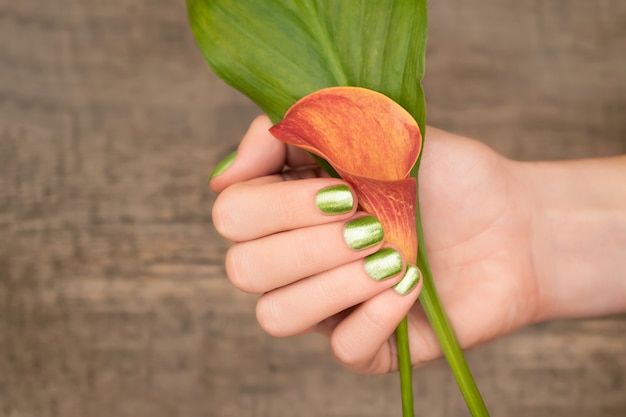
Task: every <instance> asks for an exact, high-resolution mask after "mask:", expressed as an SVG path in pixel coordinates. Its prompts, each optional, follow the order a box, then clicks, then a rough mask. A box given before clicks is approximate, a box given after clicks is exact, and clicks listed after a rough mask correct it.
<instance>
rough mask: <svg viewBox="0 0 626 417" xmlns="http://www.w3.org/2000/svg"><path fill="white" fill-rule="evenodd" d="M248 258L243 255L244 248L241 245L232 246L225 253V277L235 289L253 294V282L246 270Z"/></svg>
mask: <svg viewBox="0 0 626 417" xmlns="http://www.w3.org/2000/svg"><path fill="white" fill-rule="evenodd" d="M247 258H248V257H247V256H246V255H245V248H244V247H243V246H242V245H241V244H238V245H234V246H232V247H230V249H228V252H226V261H225V267H226V275H227V276H228V279H229V280H230V282H231V283H232V284H233V285H234V286H235V288H237V289H239V290H241V291H244V292H248V293H255V292H256V291H255V290H256V288H254V286H253V285H251V282H253V280H252V279H250V277H249V275H250V274H249V272H248V270H249V268H247V262H246V261H245V260H246V259H247Z"/></svg>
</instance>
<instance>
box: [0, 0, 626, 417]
mask: <svg viewBox="0 0 626 417" xmlns="http://www.w3.org/2000/svg"><path fill="white" fill-rule="evenodd" d="M430 10H431V12H430V16H431V20H430V22H431V23H430V26H431V29H430V40H429V47H428V54H429V55H428V59H427V78H426V83H425V85H426V90H427V94H428V102H429V121H430V123H431V124H434V125H437V126H440V127H443V128H447V129H450V130H454V131H457V132H460V133H464V134H467V135H470V136H474V137H477V138H481V139H483V140H484V141H486V142H487V143H489V144H490V145H491V146H493V147H494V148H496V149H497V150H499V151H500V152H503V153H504V154H506V155H508V156H510V157H513V158H518V159H536V158H540V159H547V158H570V157H582V156H597V155H611V154H618V153H624V152H626V77H624V75H625V74H626V59H625V58H624V51H626V3H624V2H623V1H622V0H612V1H611V0H604V1H600V0H598V1H593V2H590V1H588V0H549V1H545V0H542V1H535V0H533V1H516V0H487V1H485V0H481V1H466V0H442V1H432V2H431V5H430ZM256 112H257V110H256V109H255V107H254V106H253V105H251V104H250V103H249V102H248V101H247V100H246V99H245V98H243V97H242V96H240V95H239V94H237V93H235V92H234V91H232V90H231V89H230V88H228V87H227V86H225V85H224V84H222V83H221V82H220V81H218V80H217V79H216V78H215V77H214V76H212V75H211V74H210V73H209V71H208V70H207V68H206V65H205V64H204V62H203V60H202V58H201V57H200V54H199V52H198V51H197V49H196V47H195V45H194V43H193V40H192V37H191V34H190V31H189V29H188V27H187V22H186V11H185V7H184V4H183V2H181V1H178V2H174V1H163V0H108V1H95V0H80V1H78V0H48V1H39V0H20V1H10V0H0V416H2V417H100V416H103V417H104V416H106V417H111V416H114V417H126V416H128V417H143V416H150V417H169V416H185V417H196V416H198V417H199V416H203V417H207V416H209V417H230V416H237V417H269V416H271V417H283V416H290V417H293V416H334V417H339V416H341V417H351V416H360V417H367V416H394V415H399V398H398V391H397V388H398V384H397V376H396V375H384V376H374V377H363V376H359V375H353V374H351V373H349V372H347V371H344V370H343V369H341V368H340V367H339V366H338V365H336V364H335V363H334V361H333V360H332V358H331V357H330V356H329V354H328V350H327V346H326V341H325V340H324V339H322V338H321V337H315V336H307V337H301V338H295V339H285V340H278V339H273V338H271V337H269V336H267V335H265V334H264V333H263V332H262V331H261V330H260V329H259V328H258V326H257V325H256V322H255V319H254V303H255V297H252V296H248V295H243V294H241V293H238V292H237V291H235V290H234V289H233V288H231V286H230V285H229V284H228V282H227V280H226V279H225V277H224V270H223V267H222V258H223V256H224V253H225V250H226V248H227V243H226V242H224V241H223V240H221V239H220V238H219V237H218V236H217V235H216V233H215V232H214V231H213V229H212V227H211V215H210V208H211V204H212V202H213V199H214V197H215V196H214V195H212V194H211V193H210V192H209V190H208V189H207V187H206V185H205V183H206V176H207V174H208V173H209V172H210V170H211V167H212V166H214V164H215V163H216V162H217V161H218V160H219V159H220V158H221V157H223V156H224V155H226V154H227V153H228V151H229V150H231V149H232V148H233V147H234V146H235V145H236V143H237V141H238V140H239V138H240V137H241V135H242V133H243V132H244V130H245V128H246V125H247V123H248V122H249V121H250V120H251V118H252V117H253V116H254V115H255V114H256ZM598 186H601V184H599V185H598ZM616 272H617V273H623V271H616ZM590 296H593V294H590ZM469 359H470V361H471V365H472V367H473V369H474V371H475V373H476V376H477V378H478V381H479V384H480V386H481V388H482V390H483V391H484V395H485V397H486V400H487V403H488V404H489V405H490V408H491V409H492V412H493V415H500V416H518V417H523V416H533V417H540V416H551V417H559V416H563V417H565V416H567V417H569V416H573V415H598V416H600V415H601V416H606V417H611V416H624V415H626V318H624V317H613V318H607V319H602V320H589V321H571V322H563V323H551V324H545V325H540V326H536V327H533V328H529V329H525V330H523V331H520V332H518V333H516V334H513V335H511V336H509V337H507V338H504V339H502V340H499V341H497V342H494V343H491V344H489V345H487V346H484V347H481V348H478V349H476V350H474V351H472V352H471V353H470V355H469ZM415 381H416V387H415V389H416V394H417V410H418V413H419V415H428V416H434V417H436V416H461V415H467V413H466V411H465V410H464V405H463V402H462V400H461V398H460V395H459V394H458V391H457V388H456V386H455V384H454V381H453V379H452V377H451V376H450V373H449V371H448V369H447V368H446V366H445V364H444V363H443V362H442V361H439V362H436V363H433V364H431V365H429V366H427V367H426V368H425V369H423V370H420V371H419V372H416V374H415Z"/></svg>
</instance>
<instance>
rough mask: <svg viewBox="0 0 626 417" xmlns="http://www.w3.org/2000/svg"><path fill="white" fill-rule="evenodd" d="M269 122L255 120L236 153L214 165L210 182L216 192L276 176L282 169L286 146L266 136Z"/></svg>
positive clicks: (261, 118)
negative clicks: (268, 176)
mask: <svg viewBox="0 0 626 417" xmlns="http://www.w3.org/2000/svg"><path fill="white" fill-rule="evenodd" d="M271 126H272V122H270V119H269V118H268V117H267V116H265V115H263V116H258V117H257V118H256V119H254V121H253V122H252V123H251V124H250V127H249V128H248V131H247V132H246V134H245V135H244V137H243V139H242V141H241V143H240V144H239V147H238V148H237V150H236V151H235V152H233V153H231V154H230V155H228V156H227V157H226V158H225V159H224V160H222V162H220V163H219V164H217V166H216V167H215V169H214V170H213V173H212V174H211V176H210V178H209V186H210V187H211V189H212V190H213V191H215V192H221V191H223V190H224V189H225V188H226V187H228V186H230V185H232V184H234V183H237V182H242V181H248V180H251V179H253V178H257V177H263V176H266V175H271V174H276V173H279V172H280V171H281V170H282V169H283V167H284V166H285V161H286V158H287V145H285V144H284V143H282V142H280V141H279V140H278V139H276V138H274V137H273V136H272V135H271V134H270V133H269V130H268V129H269V128H270V127H271Z"/></svg>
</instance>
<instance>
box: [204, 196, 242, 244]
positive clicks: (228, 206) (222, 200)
mask: <svg viewBox="0 0 626 417" xmlns="http://www.w3.org/2000/svg"><path fill="white" fill-rule="evenodd" d="M240 190H241V185H240V184H234V185H231V186H230V187H228V188H227V189H226V190H224V191H222V192H221V193H220V194H219V195H218V196H217V199H216V200H215V203H214V204H213V209H212V212H211V219H212V221H213V226H215V229H216V230H217V232H218V233H219V234H220V235H222V236H223V237H224V238H226V239H229V240H233V241H235V240H237V239H238V233H237V230H238V229H239V228H240V224H239V221H238V219H239V216H238V210H237V208H238V207H240V205H238V204H237V199H238V198H237V196H238V194H239V191H240Z"/></svg>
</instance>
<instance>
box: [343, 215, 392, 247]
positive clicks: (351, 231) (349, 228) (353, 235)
mask: <svg viewBox="0 0 626 417" xmlns="http://www.w3.org/2000/svg"><path fill="white" fill-rule="evenodd" d="M384 237H385V233H384V232H383V225H382V224H380V222H379V221H378V219H376V218H375V217H372V216H367V217H361V218H360V219H356V220H352V221H351V222H348V223H346V225H345V226H344V228H343V238H344V239H345V241H346V243H347V244H348V246H350V247H351V248H352V249H355V250H361V249H365V248H369V247H370V246H374V245H376V244H377V243H380V242H381V241H382V240H383V238H384Z"/></svg>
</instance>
